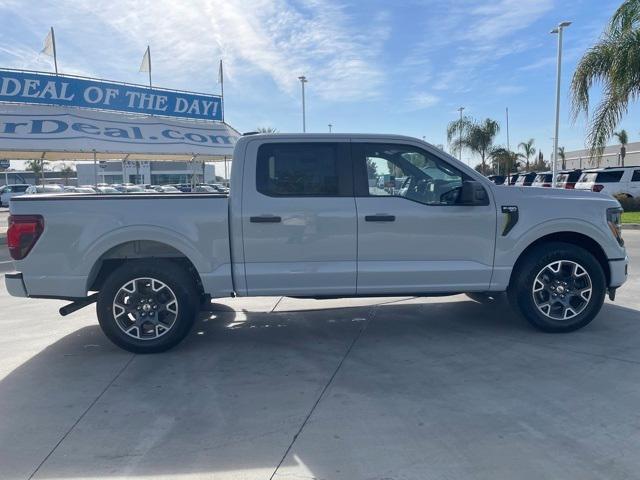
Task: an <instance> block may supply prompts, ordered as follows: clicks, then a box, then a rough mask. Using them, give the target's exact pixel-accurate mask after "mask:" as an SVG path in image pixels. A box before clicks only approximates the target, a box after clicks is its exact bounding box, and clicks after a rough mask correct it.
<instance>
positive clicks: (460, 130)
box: [458, 107, 464, 161]
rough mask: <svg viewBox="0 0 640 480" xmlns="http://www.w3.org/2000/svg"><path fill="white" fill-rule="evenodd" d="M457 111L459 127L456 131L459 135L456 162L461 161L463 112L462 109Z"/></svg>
mask: <svg viewBox="0 0 640 480" xmlns="http://www.w3.org/2000/svg"><path fill="white" fill-rule="evenodd" d="M458 111H459V112H460V125H459V129H458V133H459V134H460V145H459V147H460V150H458V160H460V161H462V112H463V111H464V107H460V108H459V109H458Z"/></svg>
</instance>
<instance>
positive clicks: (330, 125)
mask: <svg viewBox="0 0 640 480" xmlns="http://www.w3.org/2000/svg"><path fill="white" fill-rule="evenodd" d="M331 127H333V125H332V124H331V123H330V124H329V133H331Z"/></svg>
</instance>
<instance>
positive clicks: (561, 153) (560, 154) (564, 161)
mask: <svg viewBox="0 0 640 480" xmlns="http://www.w3.org/2000/svg"><path fill="white" fill-rule="evenodd" d="M558 157H560V160H561V162H560V164H561V165H562V170H566V168H567V156H566V155H565V153H564V147H558Z"/></svg>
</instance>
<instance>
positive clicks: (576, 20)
mask: <svg viewBox="0 0 640 480" xmlns="http://www.w3.org/2000/svg"><path fill="white" fill-rule="evenodd" d="M620 3H621V1H620V0H616V1H612V0H493V1H491V2H487V1H486V0H410V1H402V0H396V1H389V0H386V1H378V0H370V1H355V0H354V1H345V0H309V1H291V0H244V1H241V0H180V1H177V0H174V1H170V0H109V1H102V0H90V1H89V0H58V1H45V0H38V1H27V0H0V67H8V68H20V69H30V70H43V71H49V70H52V69H53V62H52V60H51V58H50V57H48V56H45V55H43V54H40V53H39V52H40V50H41V49H42V48H43V42H44V38H45V37H46V35H47V33H48V29H49V27H50V26H53V27H54V29H55V32H56V44H57V51H58V65H59V70H60V72H61V73H68V74H75V75H83V76H89V77H97V78H104V79H108V80H116V81H124V82H131V83H142V84H144V83H145V82H146V81H147V77H146V75H147V74H146V73H140V72H139V71H138V70H139V67H140V62H141V60H142V56H143V54H144V51H145V49H146V47H147V45H150V48H151V53H152V61H153V65H152V69H153V83H154V85H157V86H161V87H165V88H176V89H182V90H191V91H196V92H205V93H218V92H219V89H220V85H219V84H218V83H217V73H218V72H217V71H218V62H219V59H221V58H222V59H223V61H224V67H225V68H224V70H225V82H224V88H225V119H226V121H227V122H228V123H229V124H230V125H232V126H233V127H235V128H236V129H238V130H239V131H241V132H246V131H251V130H255V129H256V128H257V127H273V128H277V129H278V131H280V132H299V131H301V129H302V114H301V92H300V83H299V81H298V79H297V78H298V77H299V76H300V75H306V77H307V78H308V83H307V84H306V107H307V131H308V132H326V131H328V124H332V125H333V131H334V132H364V133H395V134H404V135H410V136H414V137H418V138H423V137H424V139H425V140H427V141H428V142H430V143H432V144H436V145H437V144H443V145H444V146H445V148H446V147H447V145H446V127H447V124H448V123H449V122H450V121H452V120H455V119H456V118H457V117H458V115H459V114H458V111H457V109H458V108H459V107H460V106H464V108H465V111H464V112H465V114H467V115H470V116H472V117H474V118H476V119H479V120H482V119H484V118H487V117H489V118H493V119H496V120H498V121H499V123H500V125H501V131H500V134H499V135H498V137H497V141H496V143H497V144H501V145H506V143H507V135H506V131H507V129H506V120H505V117H506V108H508V109H509V140H510V145H511V147H512V148H516V146H517V145H518V143H520V142H522V141H526V140H528V139H529V138H534V139H535V142H536V146H537V147H538V149H541V150H542V151H543V153H544V154H545V158H547V159H548V158H549V156H550V153H551V145H552V140H551V138H552V136H553V122H554V108H555V81H556V67H555V63H556V53H557V36H556V35H552V34H550V33H549V31H550V30H551V28H552V27H553V26H554V25H556V24H557V23H559V22H560V21H563V20H570V21H572V22H573V24H572V25H571V26H570V27H569V28H568V29H567V30H566V31H565V36H564V61H563V74H562V93H561V116H560V134H559V139H560V145H563V146H565V148H566V150H567V151H570V150H575V149H580V148H583V147H584V144H585V140H584V138H585V133H586V126H585V118H584V117H580V118H578V120H577V121H575V122H573V121H572V118H571V116H570V102H569V91H568V86H569V83H570V80H571V75H572V74H573V71H574V69H575V66H576V64H577V62H578V61H579V59H580V57H581V56H582V55H583V54H584V52H585V51H586V50H587V49H588V48H589V47H590V46H591V45H593V43H594V42H596V41H597V39H598V38H599V37H600V35H601V34H602V31H603V29H604V26H605V25H606V23H607V21H608V19H609V18H610V16H611V14H612V13H613V12H614V11H615V9H616V8H617V7H618V6H619V4H620ZM593 99H594V100H595V101H597V99H598V94H597V91H596V94H595V96H594V98H593ZM639 120H640V108H639V107H638V106H634V107H632V108H631V109H630V111H629V112H628V115H627V116H626V117H625V119H624V120H623V122H622V124H621V128H625V129H626V130H627V132H628V134H629V137H630V141H638V140H639V139H640V121H639ZM463 160H465V161H467V162H470V163H471V164H474V163H476V162H477V159H473V158H471V156H470V155H469V154H464V155H463Z"/></svg>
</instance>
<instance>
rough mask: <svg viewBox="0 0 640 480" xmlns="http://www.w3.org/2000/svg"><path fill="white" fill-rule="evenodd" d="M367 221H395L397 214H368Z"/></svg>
mask: <svg viewBox="0 0 640 480" xmlns="http://www.w3.org/2000/svg"><path fill="white" fill-rule="evenodd" d="M364 221H365V222H395V221H396V216H395V215H382V214H379V215H366V216H365V217H364Z"/></svg>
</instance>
